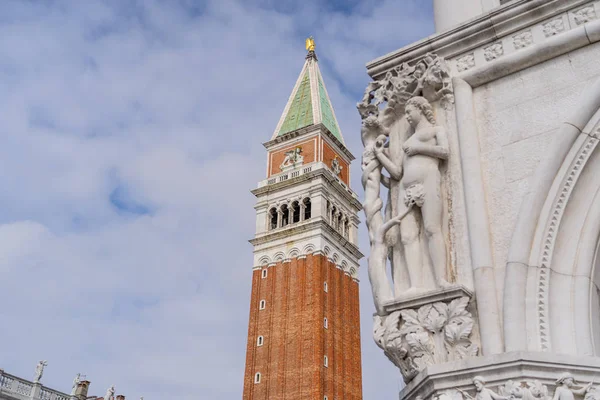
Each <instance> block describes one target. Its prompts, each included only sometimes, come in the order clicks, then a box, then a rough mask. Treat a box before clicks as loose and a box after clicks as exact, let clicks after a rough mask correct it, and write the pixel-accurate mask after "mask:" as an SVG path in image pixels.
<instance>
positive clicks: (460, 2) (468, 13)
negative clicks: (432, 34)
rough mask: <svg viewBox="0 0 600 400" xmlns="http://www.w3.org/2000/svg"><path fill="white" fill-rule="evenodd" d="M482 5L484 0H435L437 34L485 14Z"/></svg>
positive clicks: (434, 14) (434, 15)
mask: <svg viewBox="0 0 600 400" xmlns="http://www.w3.org/2000/svg"><path fill="white" fill-rule="evenodd" d="M486 1H487V0H486ZM481 3H482V0H433V17H434V21H435V31H436V33H439V32H443V31H445V30H448V29H450V28H452V27H453V26H456V25H458V24H460V23H461V22H464V21H466V20H468V19H471V18H473V17H476V16H478V15H481V14H483V11H484V10H483V6H482V4H481Z"/></svg>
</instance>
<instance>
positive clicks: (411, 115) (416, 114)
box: [404, 104, 423, 128]
mask: <svg viewBox="0 0 600 400" xmlns="http://www.w3.org/2000/svg"><path fill="white" fill-rule="evenodd" d="M404 115H406V120H407V121H408V123H409V124H410V126H412V127H413V128H414V127H415V126H417V125H418V124H419V122H421V118H423V113H422V112H421V110H419V109H418V108H417V107H415V106H413V105H412V104H409V105H407V106H406V108H405V109H404Z"/></svg>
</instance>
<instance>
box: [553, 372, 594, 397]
mask: <svg viewBox="0 0 600 400" xmlns="http://www.w3.org/2000/svg"><path fill="white" fill-rule="evenodd" d="M575 384H576V383H575V378H573V375H571V374H570V373H569V372H565V373H563V374H562V375H561V376H560V377H559V378H558V379H557V380H556V390H555V391H554V397H553V398H552V400H574V399H575V396H573V394H578V395H582V394H585V393H587V391H588V390H590V388H591V387H592V383H591V382H590V383H588V384H587V385H585V386H584V387H582V388H581V389H573V386H575Z"/></svg>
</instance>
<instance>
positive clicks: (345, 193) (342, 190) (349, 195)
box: [250, 168, 362, 211]
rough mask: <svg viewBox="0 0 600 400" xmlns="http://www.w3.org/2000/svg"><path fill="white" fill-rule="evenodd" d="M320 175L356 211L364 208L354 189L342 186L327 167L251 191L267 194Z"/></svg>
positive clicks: (254, 193) (259, 194)
mask: <svg viewBox="0 0 600 400" xmlns="http://www.w3.org/2000/svg"><path fill="white" fill-rule="evenodd" d="M319 176H322V177H324V178H325V179H326V180H327V182H328V183H330V184H331V187H332V188H333V189H335V190H336V192H337V193H338V194H339V195H341V196H342V197H343V198H344V199H345V200H346V201H348V203H350V205H351V206H354V207H355V209H356V211H360V210H362V204H361V202H360V201H359V200H358V198H357V197H356V195H355V194H354V192H353V191H352V189H350V188H348V187H345V186H342V184H341V183H340V182H339V179H338V178H337V177H336V176H334V175H333V173H332V172H331V171H330V170H328V169H325V168H319V169H315V170H313V171H311V172H308V173H306V174H303V175H300V176H297V177H295V178H290V179H287V180H284V181H282V182H276V183H272V184H270V185H265V186H262V187H259V188H256V189H252V190H251V191H250V192H251V193H252V194H253V195H255V196H256V197H259V196H262V195H265V194H269V193H272V192H276V191H280V190H282V189H286V188H288V187H291V186H296V185H298V184H299V183H301V182H303V181H309V180H312V179H314V178H316V177H319Z"/></svg>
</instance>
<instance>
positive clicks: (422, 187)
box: [375, 97, 448, 291]
mask: <svg viewBox="0 0 600 400" xmlns="http://www.w3.org/2000/svg"><path fill="white" fill-rule="evenodd" d="M405 115H406V120H407V122H408V123H409V124H410V126H411V133H412V134H411V135H410V136H409V137H408V139H407V140H406V141H405V142H404V145H403V149H404V153H405V154H404V157H403V158H402V162H401V166H398V165H393V163H392V162H391V161H390V159H389V158H388V157H387V156H386V155H385V153H384V152H383V149H384V146H383V141H378V142H377V145H376V147H375V154H376V156H377V158H378V159H379V161H380V162H381V164H382V165H383V166H384V167H385V168H386V169H387V170H388V171H394V173H393V175H396V176H397V177H400V176H401V179H400V193H399V197H398V201H399V204H398V210H399V212H398V215H403V214H404V213H405V212H406V213H407V214H406V216H405V217H404V218H403V219H402V221H401V222H400V236H401V240H402V244H403V245H404V250H405V258H406V264H407V269H408V276H409V279H410V288H409V291H414V290H416V289H417V288H418V286H419V282H420V281H421V279H420V278H421V276H422V273H423V272H422V265H423V260H422V254H421V245H420V243H419V232H420V226H419V220H420V218H419V215H418V213H419V210H420V216H421V219H422V222H423V229H424V231H425V234H426V236H427V239H428V246H429V255H430V258H431V262H432V264H433V268H434V272H435V279H436V281H437V285H438V286H440V287H443V286H448V281H447V280H446V242H445V240H444V237H443V233H442V210H443V204H442V196H441V174H440V170H439V165H440V161H442V160H446V159H447V158H448V139H447V136H446V132H445V130H444V129H443V128H442V127H440V126H437V125H436V121H435V117H434V115H433V109H432V107H431V104H429V102H428V101H427V100H426V99H425V98H424V97H413V98H411V99H410V100H408V102H407V103H406V106H405Z"/></svg>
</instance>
